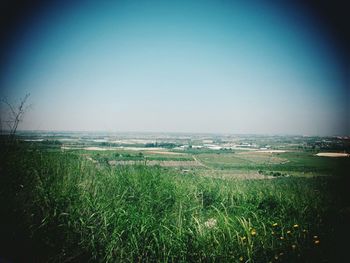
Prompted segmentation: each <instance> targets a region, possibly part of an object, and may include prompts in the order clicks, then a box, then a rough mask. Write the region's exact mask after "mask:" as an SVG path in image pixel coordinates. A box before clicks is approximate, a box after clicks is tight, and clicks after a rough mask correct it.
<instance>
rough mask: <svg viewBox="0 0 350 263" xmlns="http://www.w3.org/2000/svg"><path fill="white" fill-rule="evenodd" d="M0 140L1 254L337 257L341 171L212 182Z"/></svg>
mask: <svg viewBox="0 0 350 263" xmlns="http://www.w3.org/2000/svg"><path fill="white" fill-rule="evenodd" d="M2 148H3V149H5V148H6V150H4V151H2V152H1V156H0V158H1V159H0V160H1V167H0V168H1V177H0V180H1V181H0V200H1V207H2V217H1V221H0V241H1V244H0V255H1V257H3V258H4V259H9V260H13V261H14V262H30V261H32V262H47V261H51V262H87V261H93V262H322V261H327V260H328V262H337V261H339V260H340V257H341V256H342V255H343V254H345V253H346V248H345V246H346V245H345V244H346V243H345V242H344V240H345V239H346V238H347V235H348V234H349V232H348V230H349V228H348V226H347V224H348V222H349V219H350V218H349V216H350V212H349V207H350V203H349V202H348V201H347V200H348V199H347V198H346V197H347V189H346V183H347V180H346V178H345V176H328V177H313V178H299V177H293V176H290V177H280V178H276V179H271V180H240V181H237V180H222V179H214V178H210V177H209V178H208V177H200V176H196V175H195V174H192V173H187V174H179V173H178V172H176V170H175V169H170V168H167V169H165V168H162V167H159V166H156V167H149V166H146V165H129V166H109V165H108V164H107V163H105V162H100V163H99V164H98V165H96V164H94V163H93V162H91V161H89V160H88V159H87V158H86V156H85V155H84V154H86V152H82V151H69V152H60V151H43V150H42V149H40V148H37V147H36V146H35V145H32V146H28V145H24V144H18V145H16V146H13V147H11V148H8V147H5V146H4V147H2ZM93 154H94V156H93V157H96V156H97V152H96V153H93ZM99 154H100V155H101V153H99ZM103 154H111V155H113V154H116V153H113V152H111V153H105V152H104V153H103ZM118 154H119V153H118ZM135 154H136V156H137V155H138V153H135ZM228 154H231V153H228ZM218 156H221V155H218ZM279 156H280V157H281V158H287V159H288V160H290V162H291V164H289V165H290V167H291V168H293V169H294V168H295V169H302V168H307V169H308V168H310V169H311V167H313V168H315V165H317V166H319V165H321V164H319V163H317V162H315V163H313V159H312V157H310V158H309V157H308V155H304V154H302V153H300V155H299V153H298V154H296V155H294V154H291V153H288V154H281V155H279ZM114 157H115V158H119V155H118V156H114ZM172 157H173V156H172ZM222 157H223V156H221V158H222ZM140 158H141V156H140ZM227 158H233V159H234V158H235V157H234V156H229V157H227ZM308 158H309V159H308ZM224 159H225V158H224ZM321 159H322V158H321ZM202 160H203V161H206V163H208V164H210V162H209V159H205V156H202ZM230 160H231V159H230ZM302 160H306V163H304V165H302V164H301V163H302ZM315 160H316V159H315ZM260 161H261V162H260V163H259V162H258V164H257V165H255V166H254V169H257V168H258V167H263V169H264V170H269V169H270V168H274V167H275V166H274V165H278V164H274V163H273V164H270V166H269V169H266V165H265V161H262V160H260ZM323 161H325V160H323ZM247 162H249V161H247ZM325 162H327V161H325ZM346 162H347V163H346V165H348V159H346ZM234 165H236V163H234ZM264 165H265V166H264ZM328 165H330V163H327V164H325V166H324V168H325V169H326V168H327V167H328ZM333 165H335V164H333ZM344 165H345V164H344ZM240 167H243V164H242V166H240ZM264 167H265V168H264ZM321 167H323V166H322V165H321ZM332 167H334V166H332ZM332 167H331V168H332ZM346 167H349V166H346ZM316 168H317V167H316ZM316 168H315V169H316ZM343 168H344V167H343ZM317 169H319V168H317ZM317 169H316V170H317ZM320 169H321V168H320ZM322 169H323V168H322ZM327 169H329V168H327ZM280 170H281V169H276V171H280ZM286 170H287V169H286ZM269 171H270V170H269ZM339 171H340V170H339ZM345 171H346V170H345ZM345 171H344V172H345ZM343 175H345V174H343ZM1 257H0V259H1Z"/></svg>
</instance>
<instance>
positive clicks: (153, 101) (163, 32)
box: [0, 0, 350, 135]
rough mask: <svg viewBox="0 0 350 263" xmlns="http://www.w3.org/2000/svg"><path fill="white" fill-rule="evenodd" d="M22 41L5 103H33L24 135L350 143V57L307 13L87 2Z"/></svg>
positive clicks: (46, 14)
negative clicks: (342, 138)
mask: <svg viewBox="0 0 350 263" xmlns="http://www.w3.org/2000/svg"><path fill="white" fill-rule="evenodd" d="M11 37H12V40H11V42H10V43H11V44H9V46H8V47H7V49H6V56H4V58H5V59H4V60H3V61H4V62H2V64H1V69H0V70H1V71H0V73H1V80H0V81H1V82H0V86H1V90H0V95H1V96H6V97H8V98H9V100H10V101H13V102H14V101H15V100H16V99H19V98H20V97H23V96H24V95H25V94H26V93H30V94H31V96H30V98H29V101H30V103H32V104H33V108H32V109H31V110H30V111H28V112H27V114H26V116H25V118H24V121H23V123H22V124H21V126H20V129H21V130H52V131H54V130H56V131H59V130H60V131H63V130H66V131H111V132H128V131H135V132H184V133H186V132H187V133H189V132H190V133H192V132H193V133H230V134H300V135H349V134H350V123H349V113H350V108H349V86H348V82H347V81H348V77H349V68H348V67H347V66H346V63H347V62H348V57H347V55H348V54H345V53H344V52H343V51H342V50H340V48H339V43H337V42H336V40H335V39H334V38H333V35H332V32H331V31H330V29H329V28H327V27H326V26H325V25H324V24H323V22H322V21H319V20H318V19H317V17H316V16H313V15H312V13H310V12H308V11H307V10H306V9H302V8H297V6H296V5H292V4H288V5H287V4H281V3H279V4H273V3H271V2H268V1H260V2H258V1H251V2H249V3H246V2H243V1H236V2H230V1H174V2H170V1H169V2H168V1H153V0H152V1H117V2H113V3H112V2H105V3H99V2H98V1H89V2H88V3H83V2H82V1H76V2H74V4H73V3H72V4H55V5H52V6H49V7H47V8H43V9H42V10H41V11H37V12H33V13H32V15H30V16H28V17H27V18H26V19H25V20H24V21H22V24H21V25H20V26H19V27H18V29H17V30H16V31H14V32H13V35H12V36H11ZM2 112H3V111H2Z"/></svg>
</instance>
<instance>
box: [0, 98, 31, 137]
mask: <svg viewBox="0 0 350 263" xmlns="http://www.w3.org/2000/svg"><path fill="white" fill-rule="evenodd" d="M29 96H30V94H29V93H27V94H26V95H25V96H24V97H23V98H22V99H21V100H20V102H19V104H18V105H14V104H11V103H10V102H9V101H8V100H7V98H3V99H1V101H0V102H1V103H3V104H5V106H6V107H7V111H6V113H7V114H4V115H3V114H1V115H2V116H1V117H2V118H5V119H4V120H2V122H3V123H5V124H6V126H7V128H6V130H8V131H9V134H8V135H9V138H10V141H13V140H14V137H15V134H16V131H17V128H18V124H19V123H20V122H22V121H23V117H24V113H25V112H27V111H28V109H29V107H30V105H28V103H27V100H28V98H29ZM1 129H3V127H2V123H1ZM1 132H2V131H1Z"/></svg>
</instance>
